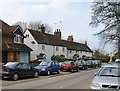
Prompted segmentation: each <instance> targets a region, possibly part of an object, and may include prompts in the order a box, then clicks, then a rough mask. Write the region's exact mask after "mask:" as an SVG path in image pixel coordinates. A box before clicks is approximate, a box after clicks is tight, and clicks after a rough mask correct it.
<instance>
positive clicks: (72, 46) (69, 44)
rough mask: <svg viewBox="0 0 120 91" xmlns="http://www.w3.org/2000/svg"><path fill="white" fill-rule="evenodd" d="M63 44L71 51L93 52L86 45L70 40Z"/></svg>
mask: <svg viewBox="0 0 120 91" xmlns="http://www.w3.org/2000/svg"><path fill="white" fill-rule="evenodd" d="M62 42H63V44H64V45H65V46H66V47H67V48H68V49H69V50H77V51H86V52H92V50H91V49H90V48H89V47H88V46H87V45H86V44H82V43H78V42H72V41H68V40H62Z"/></svg>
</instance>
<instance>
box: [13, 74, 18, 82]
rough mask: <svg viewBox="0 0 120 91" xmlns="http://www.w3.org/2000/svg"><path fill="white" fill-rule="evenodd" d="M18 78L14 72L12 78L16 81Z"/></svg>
mask: <svg viewBox="0 0 120 91" xmlns="http://www.w3.org/2000/svg"><path fill="white" fill-rule="evenodd" d="M18 78H19V75H18V74H17V73H14V74H13V77H12V79H13V80H14V81H16V80H18Z"/></svg>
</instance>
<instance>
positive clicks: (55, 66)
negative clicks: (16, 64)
mask: <svg viewBox="0 0 120 91" xmlns="http://www.w3.org/2000/svg"><path fill="white" fill-rule="evenodd" d="M35 68H36V69H38V70H39V73H40V74H46V75H50V74H51V73H53V72H57V74H59V73H60V66H59V63H58V62H57V61H54V60H45V61H42V62H41V63H40V64H39V65H38V66H36V67H35Z"/></svg>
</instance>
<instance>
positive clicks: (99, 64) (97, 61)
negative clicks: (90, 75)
mask: <svg viewBox="0 0 120 91" xmlns="http://www.w3.org/2000/svg"><path fill="white" fill-rule="evenodd" d="M94 62H95V64H96V66H97V67H101V65H102V63H101V61H100V60H94Z"/></svg>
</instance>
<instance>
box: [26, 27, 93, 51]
mask: <svg viewBox="0 0 120 91" xmlns="http://www.w3.org/2000/svg"><path fill="white" fill-rule="evenodd" d="M28 30H29V31H30V33H31V34H32V36H33V37H34V39H35V40H36V41H37V43H38V44H47V45H53V46H64V47H67V49H68V50H76V51H86V52H92V50H91V49H90V48H89V47H88V46H87V45H86V44H82V43H78V42H72V41H68V40H62V39H61V38H60V37H58V36H55V35H52V34H47V33H44V34H42V33H41V32H39V31H35V30H31V29H28Z"/></svg>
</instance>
